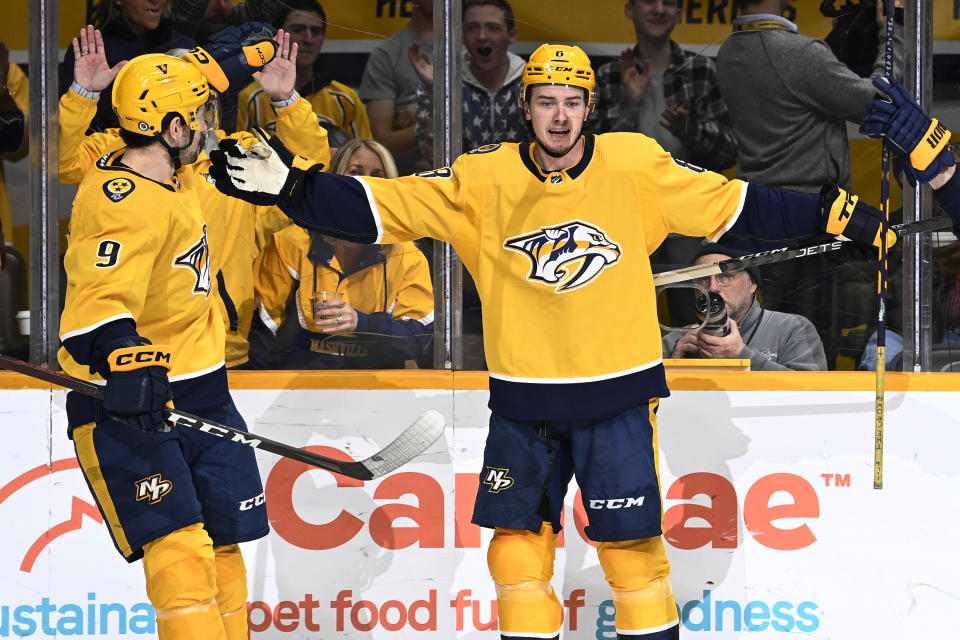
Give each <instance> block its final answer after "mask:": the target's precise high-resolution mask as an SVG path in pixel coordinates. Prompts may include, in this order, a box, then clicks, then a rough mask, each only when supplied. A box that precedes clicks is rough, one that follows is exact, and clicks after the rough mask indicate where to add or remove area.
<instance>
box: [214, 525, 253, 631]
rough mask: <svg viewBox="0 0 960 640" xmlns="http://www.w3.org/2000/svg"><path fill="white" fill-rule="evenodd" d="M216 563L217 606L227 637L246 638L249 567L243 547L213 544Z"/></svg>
mask: <svg viewBox="0 0 960 640" xmlns="http://www.w3.org/2000/svg"><path fill="white" fill-rule="evenodd" d="M213 551H214V553H216V563H217V609H218V610H219V611H220V619H221V620H222V621H223V629H224V631H225V632H226V634H227V640H247V638H248V637H249V632H248V630H247V568H246V565H244V563H243V556H242V555H240V547H239V546H237V545H235V544H231V545H229V546H225V547H214V548H213Z"/></svg>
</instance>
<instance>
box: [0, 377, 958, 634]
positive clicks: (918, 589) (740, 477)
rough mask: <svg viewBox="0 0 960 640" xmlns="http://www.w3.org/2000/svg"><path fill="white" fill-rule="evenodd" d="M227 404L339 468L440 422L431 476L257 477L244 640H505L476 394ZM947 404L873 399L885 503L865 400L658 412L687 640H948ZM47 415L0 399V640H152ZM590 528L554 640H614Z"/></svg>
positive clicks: (132, 579)
mask: <svg viewBox="0 0 960 640" xmlns="http://www.w3.org/2000/svg"><path fill="white" fill-rule="evenodd" d="M234 395H235V397H236V400H237V404H238V406H239V408H240V409H241V412H242V413H243V414H244V416H245V417H246V419H247V421H248V423H249V424H250V426H251V427H252V429H253V430H254V431H256V432H258V433H261V434H263V435H265V436H267V437H270V438H273V439H276V440H280V441H282V442H287V443H290V444H294V445H296V446H300V447H306V448H308V449H310V450H312V451H315V452H318V453H321V454H324V455H333V456H339V457H350V458H353V459H362V458H364V457H366V456H368V455H370V454H371V453H373V452H375V451H376V450H378V449H379V448H381V447H382V446H384V445H385V444H386V443H388V442H389V441H390V440H392V439H393V437H395V436H396V435H397V434H398V433H399V432H400V431H401V430H402V429H403V428H405V427H406V426H407V425H409V424H410V423H411V422H413V420H414V419H415V418H416V417H417V416H418V415H419V414H420V413H422V412H423V411H425V410H427V409H429V408H435V409H437V410H439V411H441V413H443V414H444V415H445V416H446V419H447V430H446V432H445V434H444V436H443V437H442V438H441V439H440V440H439V441H438V442H437V443H435V444H434V445H433V446H432V447H431V448H430V449H429V450H428V451H427V452H426V453H425V454H424V455H422V456H420V457H418V458H417V459H416V460H414V461H413V462H411V463H410V464H408V465H406V466H404V467H402V468H400V469H398V470H397V471H395V472H393V473H391V474H389V475H387V476H385V477H382V478H379V479H376V480H372V481H367V482H360V481H355V480H350V479H347V478H343V477H338V476H335V475H333V474H331V473H329V472H327V471H323V470H320V469H315V468H312V467H308V466H306V465H304V464H302V463H298V462H294V461H290V460H287V459H283V458H278V457H276V456H273V455H270V454H258V460H259V462H260V472H261V475H262V477H263V481H264V488H265V500H266V503H267V506H268V512H269V516H270V520H271V526H272V532H271V534H270V535H269V536H268V537H267V538H264V539H262V540H258V541H255V542H251V543H246V544H244V545H243V549H244V556H245V558H246V562H247V568H248V574H249V580H248V582H249V604H248V608H249V620H250V628H251V632H252V637H253V638H264V639H267V638H269V639H278V640H279V639H290V640H293V639H300V638H323V639H327V638H354V639H371V640H379V639H381V638H382V639H387V638H396V637H409V636H412V635H414V634H415V635H416V637H423V638H438V639H439V638H453V637H455V638H463V639H470V640H481V639H484V638H496V637H498V635H497V632H496V629H497V617H496V600H495V595H494V590H493V585H492V582H491V580H490V577H489V572H488V570H487V566H486V546H487V543H488V541H489V539H490V532H489V531H488V530H483V529H480V528H478V527H476V526H474V525H472V524H470V515H471V510H472V505H473V499H474V496H475V495H476V492H477V491H491V490H507V491H508V490H509V484H510V483H509V470H504V472H503V474H501V475H500V476H497V477H492V476H490V477H487V476H484V477H481V474H480V469H481V460H482V450H483V443H484V440H485V437H486V421H487V417H488V412H487V409H486V392H485V391H473V390H469V391H447V390H403V389H389V390H376V391H360V390H356V391H354V390H347V391H344V390H329V391H327V390H256V391H250V390H242V391H236V392H235V393H234ZM950 395H951V394H948V393H934V392H929V393H907V394H904V393H898V394H890V397H888V400H887V409H888V411H887V431H886V435H887V439H886V457H885V468H884V470H885V480H886V481H885V486H884V489H883V490H880V491H877V490H874V489H873V488H872V478H873V437H872V436H873V419H872V408H873V406H872V394H870V393H867V392H825V391H819V392H817V391H797V392H762V391H751V392H747V391H739V392H724V391H678V392H675V393H674V395H673V396H672V397H671V398H670V399H667V400H665V401H664V402H663V404H662V406H661V409H660V412H659V436H660V447H661V458H660V473H661V480H662V489H663V495H664V502H663V518H664V525H665V539H666V542H667V550H668V554H669V556H670V558H671V561H672V564H673V573H672V580H673V584H674V590H675V592H676V596H677V604H678V607H679V609H680V613H681V623H682V625H683V632H682V637H689V638H698V637H701V638H711V639H713V638H720V639H728V638H729V639H733V638H743V637H746V636H747V635H748V634H749V636H750V637H759V638H786V637H793V636H789V634H803V635H804V636H807V637H824V638H826V637H830V638H857V637H870V638H875V639H886V638H889V639H891V640H893V639H897V640H899V639H901V638H904V637H942V632H943V630H944V629H947V628H949V626H950V625H951V620H952V616H953V613H952V612H953V611H955V606H954V598H953V596H951V595H950V594H951V593H957V592H958V590H960V578H958V577H957V575H956V572H955V571H953V567H955V566H957V563H958V561H960V551H958V550H957V549H956V545H955V544H954V538H955V536H954V533H953V532H955V531H956V529H957V527H958V526H960V506H958V505H957V504H956V501H955V500H952V499H950V498H949V497H950V496H952V495H955V494H956V492H957V490H958V489H960V486H958V485H960V481H958V471H957V467H956V464H955V463H954V461H953V456H952V455H951V451H954V450H956V447H957V446H958V445H960V431H958V429H957V421H956V419H955V417H954V414H955V411H953V410H952V409H951V406H953V404H954V403H952V402H951V400H950ZM63 400H64V396H63V394H62V393H61V392H52V391H41V390H36V391H0V406H3V407H4V410H3V414H4V421H3V422H4V425H5V434H4V435H5V437H6V438H7V440H6V446H5V447H4V448H3V450H2V451H0V460H2V462H0V469H2V472H0V473H2V477H0V518H2V521H3V522H4V527H3V531H4V533H3V534H2V535H3V544H2V546H0V565H2V571H0V638H3V637H11V638H12V637H27V638H51V637H57V638H60V637H69V636H73V637H81V638H120V637H123V638H127V637H131V638H132V637H143V638H155V637H156V624H155V617H154V612H153V609H152V607H151V606H150V605H149V601H148V599H147V598H146V594H145V591H144V587H143V574H142V569H141V566H140V563H133V564H127V563H126V562H125V561H124V560H123V559H122V558H121V557H120V555H119V554H118V553H117V552H116V551H115V550H114V548H113V545H112V543H111V542H110V538H109V536H108V534H107V531H106V528H105V526H104V524H103V519H102V517H101V516H100V514H99V512H98V510H97V509H96V507H95V505H94V503H93V501H92V499H91V497H90V493H89V491H88V490H87V487H86V485H85V483H84V480H83V477H82V474H81V473H80V471H79V469H78V468H77V465H76V461H75V459H74V457H73V450H72V446H71V444H70V442H69V440H67V439H66V437H65V435H64V426H65V423H66V420H65V416H64V412H63ZM238 446H239V445H238ZM131 490H134V488H133V487H131ZM161 499H162V498H161ZM595 506H596V505H584V504H583V503H582V501H581V500H580V497H579V494H578V492H577V489H576V485H575V484H573V483H572V484H571V486H570V491H569V493H568V497H567V502H566V509H565V516H564V524H565V526H564V530H563V534H562V538H561V541H560V545H559V547H560V548H559V549H558V553H557V560H556V565H555V577H554V580H553V586H554V589H555V590H556V592H557V593H558V595H559V597H560V598H561V600H562V602H563V607H564V634H563V637H564V638H568V639H577V640H587V639H590V640H593V639H602V638H615V637H616V633H615V630H614V626H613V615H614V609H613V605H612V602H611V600H610V592H609V588H608V587H607V585H606V583H605V581H604V579H603V576H602V572H601V570H600V567H599V563H598V561H597V556H596V552H595V549H594V548H593V547H592V544H591V543H590V541H589V540H588V539H587V538H586V536H585V535H584V533H583V530H584V526H585V525H586V513H587V511H588V510H589V508H592V507H595ZM604 507H605V508H642V505H639V504H633V503H630V501H628V500H624V501H623V503H622V504H621V503H617V504H611V505H604Z"/></svg>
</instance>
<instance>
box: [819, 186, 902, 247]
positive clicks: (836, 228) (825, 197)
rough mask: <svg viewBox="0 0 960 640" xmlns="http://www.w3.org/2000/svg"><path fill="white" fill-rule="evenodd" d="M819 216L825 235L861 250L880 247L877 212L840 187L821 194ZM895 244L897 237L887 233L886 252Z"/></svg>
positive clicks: (891, 232)
mask: <svg viewBox="0 0 960 640" xmlns="http://www.w3.org/2000/svg"><path fill="white" fill-rule="evenodd" d="M820 215H821V218H822V220H823V230H824V231H826V232H827V233H829V234H832V235H835V236H839V235H842V236H843V237H845V238H847V239H848V240H852V241H853V242H856V243H857V244H862V245H864V246H870V245H873V246H875V247H879V246H880V219H881V216H882V214H881V213H880V211H879V210H877V209H874V208H873V207H871V206H870V205H868V204H864V203H862V202H860V199H859V198H858V197H857V196H855V195H852V194H849V193H847V192H846V191H844V190H843V189H841V188H840V187H837V186H834V185H832V184H827V185H824V186H823V189H821V190H820ZM896 242H897V234H896V233H895V232H893V231H891V230H889V229H887V248H888V249H889V248H890V247H892V246H893V245H894V244H896Z"/></svg>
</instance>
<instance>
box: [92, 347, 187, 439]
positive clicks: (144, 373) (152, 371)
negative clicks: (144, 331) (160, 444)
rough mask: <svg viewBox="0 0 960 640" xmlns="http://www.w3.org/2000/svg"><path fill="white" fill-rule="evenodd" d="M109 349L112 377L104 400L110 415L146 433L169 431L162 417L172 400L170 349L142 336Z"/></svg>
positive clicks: (109, 364) (108, 362)
mask: <svg viewBox="0 0 960 640" xmlns="http://www.w3.org/2000/svg"><path fill="white" fill-rule="evenodd" d="M107 349H108V350H109V353H110V355H109V356H107V366H108V368H109V371H110V374H109V376H108V377H107V389H106V393H105V394H104V398H103V408H104V410H105V411H106V412H107V414H109V415H110V417H112V418H114V419H116V420H119V421H121V422H125V423H126V424H129V425H131V426H134V427H137V428H139V429H142V430H143V431H144V432H145V433H149V434H158V433H166V432H168V431H170V424H169V423H168V422H167V421H166V419H165V418H164V416H163V408H164V407H165V406H167V405H168V403H170V401H171V400H172V399H173V393H172V391H171V389H170V381H169V380H167V370H168V369H169V368H170V365H171V361H170V349H169V348H168V347H166V346H162V345H151V344H150V341H149V340H147V339H146V338H141V337H140V336H132V337H129V338H123V339H121V340H117V341H116V342H115V343H113V344H111V345H109V346H108V347H107Z"/></svg>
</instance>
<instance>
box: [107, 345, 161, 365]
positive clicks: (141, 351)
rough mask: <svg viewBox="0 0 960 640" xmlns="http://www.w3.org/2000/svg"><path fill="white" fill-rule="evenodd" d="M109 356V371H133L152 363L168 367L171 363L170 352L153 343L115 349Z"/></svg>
mask: <svg viewBox="0 0 960 640" xmlns="http://www.w3.org/2000/svg"><path fill="white" fill-rule="evenodd" d="M110 356H111V362H110V370H111V371H133V370H135V369H140V368H142V367H145V366H154V365H156V366H161V367H164V368H166V369H169V368H170V367H171V365H172V363H171V356H170V352H169V351H167V350H164V349H163V348H162V347H159V346H154V345H144V346H142V347H129V348H127V349H117V350H116V351H114V352H113V353H112V354H110Z"/></svg>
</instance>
